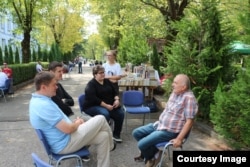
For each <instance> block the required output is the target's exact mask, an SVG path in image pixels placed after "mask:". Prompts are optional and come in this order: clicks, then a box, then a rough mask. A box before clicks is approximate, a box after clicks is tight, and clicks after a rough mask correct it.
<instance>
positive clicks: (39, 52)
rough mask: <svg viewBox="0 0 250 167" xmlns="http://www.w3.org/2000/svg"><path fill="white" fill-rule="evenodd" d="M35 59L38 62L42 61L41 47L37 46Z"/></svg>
mask: <svg viewBox="0 0 250 167" xmlns="http://www.w3.org/2000/svg"><path fill="white" fill-rule="evenodd" d="M37 58H38V60H43V53H42V50H41V46H40V45H39V44H38V51H37Z"/></svg>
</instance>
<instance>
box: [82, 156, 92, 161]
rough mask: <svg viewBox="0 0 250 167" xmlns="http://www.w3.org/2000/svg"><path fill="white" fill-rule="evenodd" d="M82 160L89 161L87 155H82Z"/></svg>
mask: <svg viewBox="0 0 250 167" xmlns="http://www.w3.org/2000/svg"><path fill="white" fill-rule="evenodd" d="M82 161H83V162H89V161H90V158H89V156H84V157H82Z"/></svg>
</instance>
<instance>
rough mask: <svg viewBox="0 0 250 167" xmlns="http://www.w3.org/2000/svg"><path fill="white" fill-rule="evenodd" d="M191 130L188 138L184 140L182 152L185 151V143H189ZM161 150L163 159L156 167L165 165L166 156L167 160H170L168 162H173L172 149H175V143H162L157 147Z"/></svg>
mask: <svg viewBox="0 0 250 167" xmlns="http://www.w3.org/2000/svg"><path fill="white" fill-rule="evenodd" d="M190 132H191V130H190V131H189V132H188V134H187V135H186V137H185V138H184V139H183V141H182V145H181V146H180V149H181V150H182V149H183V145H184V143H185V142H186V141H187V139H188V137H189V134H190ZM155 146H156V147H157V148H158V149H159V150H161V151H162V154H161V159H160V162H159V163H158V164H157V165H156V167H162V164H163V159H164V156H165V155H166V156H167V158H168V161H170V160H171V155H172V154H171V152H170V151H171V147H173V143H171V142H169V141H166V142H162V143H158V144H156V145H155Z"/></svg>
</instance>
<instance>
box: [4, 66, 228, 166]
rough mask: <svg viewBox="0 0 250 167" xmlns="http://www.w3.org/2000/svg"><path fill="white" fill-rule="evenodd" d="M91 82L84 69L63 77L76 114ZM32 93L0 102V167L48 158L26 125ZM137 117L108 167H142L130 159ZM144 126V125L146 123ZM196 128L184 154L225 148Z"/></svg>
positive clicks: (19, 93)
mask: <svg viewBox="0 0 250 167" xmlns="http://www.w3.org/2000/svg"><path fill="white" fill-rule="evenodd" d="M91 78H92V73H91V68H90V67H87V66H84V67H83V74H78V73H77V72H76V71H73V72H72V73H71V74H70V75H66V76H64V80H63V81H61V83H62V84H63V86H64V88H65V89H66V90H67V91H68V93H69V94H70V95H71V96H72V97H73V98H74V100H75V105H74V107H72V109H73V111H74V112H75V113H79V107H78V102H77V98H78V96H79V95H80V94H81V93H83V92H84V88H85V86H86V83H87V82H88V81H89V80H90V79H91ZM32 92H34V86H33V84H29V85H27V86H25V87H23V88H20V89H18V90H17V91H15V94H14V97H13V98H12V97H8V99H7V102H6V103H5V102H4V99H2V98H1V99H0V152H1V156H0V166H1V167H32V166H33V164H32V159H31V153H32V152H34V153H36V154H38V156H39V157H40V158H41V159H43V160H44V161H48V157H47V155H46V153H45V150H44V148H43V147H42V145H41V143H40V141H39V140H38V137H37V136H36V134H35V131H34V130H33V129H32V127H31V125H30V123H29V117H28V105H29V100H30V98H31V93H32ZM159 114H160V112H157V113H153V114H152V115H151V121H150V122H152V121H155V120H156V119H157V118H158V116H159ZM141 118H142V117H141V116H134V115H133V116H129V120H128V132H127V133H126V132H125V127H124V130H123V132H122V135H121V137H122V139H123V143H121V144H118V145H117V148H116V150H115V151H113V152H111V167H143V166H145V165H144V163H143V162H134V160H133V157H134V156H136V155H137V154H138V149H137V146H136V141H135V140H134V139H133V138H132V136H131V132H132V130H133V129H134V128H136V127H138V126H140V125H141V124H142V120H141ZM146 122H147V121H146ZM200 126H201V125H200V124H196V126H195V127H194V129H193V130H192V132H191V134H190V137H189V140H188V141H187V142H186V143H185V146H184V149H185V150H224V149H227V147H226V146H225V145H224V144H223V141H221V140H218V139H216V138H211V137H210V136H208V135H207V134H205V133H203V132H202V131H200V129H203V128H200ZM90 152H91V160H90V161H89V162H87V163H84V165H85V166H88V167H94V166H96V150H95V147H94V146H91V147H90ZM73 164H74V161H71V160H69V161H67V162H65V163H63V164H62V166H74V165H73Z"/></svg>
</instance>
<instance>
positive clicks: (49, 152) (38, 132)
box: [35, 129, 52, 155]
mask: <svg viewBox="0 0 250 167" xmlns="http://www.w3.org/2000/svg"><path fill="white" fill-rule="evenodd" d="M35 130H36V133H37V135H38V137H39V139H40V140H41V142H42V143H43V146H44V148H45V151H46V153H47V154H48V155H52V152H51V149H50V146H49V144H48V142H47V140H46V138H45V136H44V134H43V132H42V130H41V129H35Z"/></svg>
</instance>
